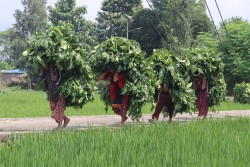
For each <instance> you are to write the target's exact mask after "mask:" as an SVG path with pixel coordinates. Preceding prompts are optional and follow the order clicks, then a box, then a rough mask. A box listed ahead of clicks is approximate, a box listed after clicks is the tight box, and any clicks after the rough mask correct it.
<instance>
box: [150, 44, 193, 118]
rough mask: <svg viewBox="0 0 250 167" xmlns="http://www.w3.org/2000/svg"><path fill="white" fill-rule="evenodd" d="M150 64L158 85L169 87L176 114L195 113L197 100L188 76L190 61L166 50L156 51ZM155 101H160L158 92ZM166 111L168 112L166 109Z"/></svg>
mask: <svg viewBox="0 0 250 167" xmlns="http://www.w3.org/2000/svg"><path fill="white" fill-rule="evenodd" d="M150 62H151V64H152V67H153V71H154V73H155V75H156V78H157V81H158V83H160V85H164V84H165V85H166V86H167V87H168V91H169V93H170V95H171V97H172V100H173V103H174V106H175V107H174V114H176V113H183V112H192V111H195V110H196V109H195V99H196V98H195V93H194V91H193V89H191V86H192V83H190V78H189V75H188V70H189V67H190V62H189V60H188V59H186V58H185V57H182V56H178V55H176V54H175V53H174V52H171V51H168V50H166V49H159V50H155V51H154V53H153V55H152V56H151V57H150ZM158 89H159V87H158ZM154 100H155V102H156V101H157V100H158V91H156V92H155V95H154ZM164 111H167V110H166V108H165V110H164ZM164 114H166V112H165V113H164Z"/></svg>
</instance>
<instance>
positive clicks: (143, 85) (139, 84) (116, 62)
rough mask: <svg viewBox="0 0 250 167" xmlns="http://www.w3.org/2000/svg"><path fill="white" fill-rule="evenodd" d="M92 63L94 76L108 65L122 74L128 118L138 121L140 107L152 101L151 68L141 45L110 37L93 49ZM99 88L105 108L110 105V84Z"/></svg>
mask: <svg viewBox="0 0 250 167" xmlns="http://www.w3.org/2000/svg"><path fill="white" fill-rule="evenodd" d="M92 63H93V69H94V70H95V72H96V73H99V74H100V73H104V72H106V71H108V68H109V67H110V66H115V67H116V68H117V71H118V72H123V73H124V74H125V77H126V84H125V85H124V87H123V89H122V94H126V95H129V107H128V113H129V116H132V119H135V120H138V119H139V118H140V117H141V110H142V107H143V105H144V104H145V103H146V102H148V101H150V100H151V99H152V95H153V92H154V85H153V84H155V82H154V81H155V78H154V75H153V73H152V69H151V68H150V64H148V63H147V59H146V57H145V53H144V52H142V50H141V48H140V45H139V44H138V43H137V42H136V41H133V40H127V39H125V38H121V37H112V38H110V39H108V40H106V41H104V42H102V43H101V44H100V45H99V46H97V47H96V49H95V51H94V52H93V56H92ZM102 88H103V89H101V90H100V94H101V97H102V100H103V101H104V102H105V104H106V106H108V105H110V104H111V100H110V97H109V85H108V84H106V85H105V86H104V87H102ZM106 109H107V107H106Z"/></svg>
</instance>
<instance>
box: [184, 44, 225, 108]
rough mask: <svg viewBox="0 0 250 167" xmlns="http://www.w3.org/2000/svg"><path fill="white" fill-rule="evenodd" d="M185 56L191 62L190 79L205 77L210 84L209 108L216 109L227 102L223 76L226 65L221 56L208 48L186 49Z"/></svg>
mask: <svg viewBox="0 0 250 167" xmlns="http://www.w3.org/2000/svg"><path fill="white" fill-rule="evenodd" d="M183 51H184V54H185V55H186V56H187V58H188V59H189V60H190V68H189V69H190V70H189V75H190V78H191V77H192V76H193V75H195V74H196V75H203V76H204V77H205V79H206V80H207V83H208V96H209V97H208V99H209V101H208V106H209V107H212V109H213V110H215V107H216V106H218V105H219V104H220V102H221V101H223V100H225V96H226V83H225V80H224V75H223V68H224V64H223V63H222V60H221V58H220V57H219V55H218V54H217V53H216V52H215V51H213V50H209V49H208V48H206V47H203V48H190V49H184V50H183Z"/></svg>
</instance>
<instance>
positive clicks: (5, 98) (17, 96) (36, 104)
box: [0, 90, 250, 118]
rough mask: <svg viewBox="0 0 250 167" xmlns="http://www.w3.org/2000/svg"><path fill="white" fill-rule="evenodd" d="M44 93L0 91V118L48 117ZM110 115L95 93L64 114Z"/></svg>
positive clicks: (228, 106) (225, 106)
mask: <svg viewBox="0 0 250 167" xmlns="http://www.w3.org/2000/svg"><path fill="white" fill-rule="evenodd" d="M46 98H47V97H46V94H45V93H44V92H40V91H27V90H26V91H23V90H16V91H6V92H5V93H0V106H1V107H0V118H21V117H48V116H49V115H50V113H51V111H50V108H49V102H48V101H47V100H46ZM150 108H151V104H147V105H146V106H145V107H144V109H143V114H151V113H152V112H151V110H150ZM249 109H250V104H239V103H234V102H232V101H225V102H223V103H221V106H220V107H219V108H218V111H225V110H249ZM106 114H108V115H111V114H114V113H113V112H112V111H111V109H110V110H109V111H108V113H106V112H105V106H104V104H103V102H102V101H101V100H100V97H99V95H98V94H97V93H96V95H95V100H94V101H93V102H90V103H88V104H87V105H85V106H84V107H83V108H82V109H74V108H67V110H66V115H68V116H81V115H84V116H85V115H106Z"/></svg>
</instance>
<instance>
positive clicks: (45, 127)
mask: <svg viewBox="0 0 250 167" xmlns="http://www.w3.org/2000/svg"><path fill="white" fill-rule="evenodd" d="M226 117H250V110H234V111H220V112H216V113H213V112H209V114H208V116H207V119H212V118H226ZM149 118H151V115H143V116H142V118H141V119H140V121H141V122H142V123H144V124H149V123H148V119H149ZM197 118H198V117H197V113H194V114H192V115H190V114H186V113H185V114H182V115H181V114H177V115H176V116H175V117H174V119H173V121H181V122H186V121H192V120H197ZM70 119H71V121H70V122H69V124H68V126H67V127H66V130H69V131H70V130H76V129H86V128H89V127H101V126H110V127H114V126H118V125H119V124H117V123H119V121H120V117H119V116H116V115H112V116H111V115H110V116H80V117H79V116H77V117H70ZM167 120H168V118H163V116H162V115H161V117H160V119H159V122H161V121H167ZM136 124H138V123H137V122H134V121H132V120H131V119H128V120H127V121H126V123H125V126H126V125H136ZM56 126H57V124H56V123H55V121H53V119H51V118H2V119H0V141H6V140H7V139H8V138H9V137H8V136H9V135H10V134H14V133H28V132H31V133H32V132H34V133H38V132H44V131H53V129H54V128H56Z"/></svg>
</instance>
